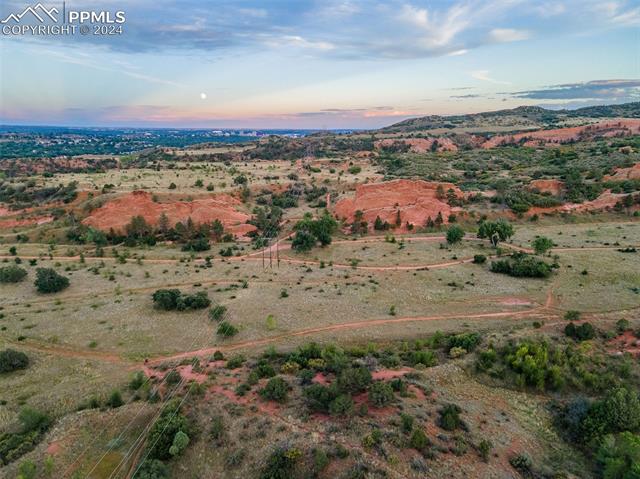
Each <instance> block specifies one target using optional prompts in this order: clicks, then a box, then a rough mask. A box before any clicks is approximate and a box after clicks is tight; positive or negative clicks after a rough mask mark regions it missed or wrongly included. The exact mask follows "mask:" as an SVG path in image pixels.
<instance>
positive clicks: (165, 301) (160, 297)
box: [151, 289, 181, 311]
mask: <svg viewBox="0 0 640 479" xmlns="http://www.w3.org/2000/svg"><path fill="white" fill-rule="evenodd" d="M180 295H181V293H180V290H179V289H159V290H157V291H156V292H155V293H153V295H152V296H151V297H152V299H153V303H154V305H155V306H156V307H157V308H159V309H163V310H165V311H171V310H174V309H176V308H177V307H178V298H180Z"/></svg>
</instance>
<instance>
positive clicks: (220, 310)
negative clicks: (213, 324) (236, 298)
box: [209, 304, 227, 321]
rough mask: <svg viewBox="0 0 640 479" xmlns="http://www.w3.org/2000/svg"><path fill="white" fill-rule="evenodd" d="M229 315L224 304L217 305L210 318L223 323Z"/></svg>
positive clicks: (210, 312)
mask: <svg viewBox="0 0 640 479" xmlns="http://www.w3.org/2000/svg"><path fill="white" fill-rule="evenodd" d="M226 314H227V307H226V306H223V305H222V304H216V305H215V306H213V307H212V308H211V309H210V310H209V318H211V319H212V320H213V321H222V319H223V318H224V317H225V315H226Z"/></svg>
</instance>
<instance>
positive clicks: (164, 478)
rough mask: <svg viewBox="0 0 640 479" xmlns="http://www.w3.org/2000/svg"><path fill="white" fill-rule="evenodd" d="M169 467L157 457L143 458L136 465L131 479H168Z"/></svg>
mask: <svg viewBox="0 0 640 479" xmlns="http://www.w3.org/2000/svg"><path fill="white" fill-rule="evenodd" d="M169 477H170V475H169V468H168V467H167V465H166V464H165V463H164V462H162V461H159V460H158V459H145V461H144V462H143V463H142V464H141V465H140V466H138V469H137V470H136V472H135V474H134V476H133V479H169Z"/></svg>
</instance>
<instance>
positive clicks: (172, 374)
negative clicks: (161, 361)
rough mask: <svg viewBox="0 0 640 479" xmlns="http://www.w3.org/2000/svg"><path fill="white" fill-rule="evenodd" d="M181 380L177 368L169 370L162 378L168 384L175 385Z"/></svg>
mask: <svg viewBox="0 0 640 479" xmlns="http://www.w3.org/2000/svg"><path fill="white" fill-rule="evenodd" d="M181 380H182V376H181V375H180V371H178V370H177V369H172V370H171V371H169V372H168V373H167V375H166V376H165V378H164V381H165V382H166V383H167V384H168V385H169V386H175V385H176V384H178V383H179V382H180V381H181Z"/></svg>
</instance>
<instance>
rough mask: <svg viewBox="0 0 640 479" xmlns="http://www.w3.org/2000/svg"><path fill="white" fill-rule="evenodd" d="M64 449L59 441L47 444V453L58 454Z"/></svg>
mask: <svg viewBox="0 0 640 479" xmlns="http://www.w3.org/2000/svg"><path fill="white" fill-rule="evenodd" d="M60 451H62V446H61V445H60V443H59V442H58V441H53V442H52V443H51V444H49V445H48V446H47V454H49V455H50V456H57V455H58V454H60Z"/></svg>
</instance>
